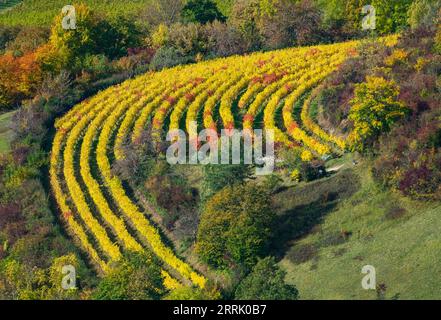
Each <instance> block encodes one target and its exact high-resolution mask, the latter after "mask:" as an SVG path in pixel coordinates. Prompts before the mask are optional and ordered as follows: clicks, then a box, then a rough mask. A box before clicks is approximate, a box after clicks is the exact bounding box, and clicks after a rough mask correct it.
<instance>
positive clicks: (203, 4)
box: [182, 0, 225, 24]
mask: <svg viewBox="0 0 441 320" xmlns="http://www.w3.org/2000/svg"><path fill="white" fill-rule="evenodd" d="M182 18H183V19H184V21H185V22H195V23H197V22H199V23H202V24H206V23H207V22H213V21H214V20H218V21H225V17H224V15H223V14H222V13H221V12H220V11H219V9H218V7H217V5H216V3H214V2H213V1H212V0H189V1H188V2H187V3H186V4H185V6H184V8H183V10H182Z"/></svg>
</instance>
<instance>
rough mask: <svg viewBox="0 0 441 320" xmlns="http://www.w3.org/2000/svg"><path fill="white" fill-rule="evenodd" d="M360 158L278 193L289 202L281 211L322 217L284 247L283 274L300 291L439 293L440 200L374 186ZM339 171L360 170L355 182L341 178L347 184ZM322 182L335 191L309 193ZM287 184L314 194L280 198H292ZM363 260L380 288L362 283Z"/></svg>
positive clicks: (325, 294) (399, 295)
mask: <svg viewBox="0 0 441 320" xmlns="http://www.w3.org/2000/svg"><path fill="white" fill-rule="evenodd" d="M347 166H348V167H349V166H351V165H349V164H348V165H347ZM365 166H367V167H368V164H367V163H363V164H360V165H359V166H358V167H356V168H349V169H347V170H346V171H343V172H341V173H339V174H337V175H335V176H333V177H331V178H328V180H327V182H326V181H325V182H316V183H312V184H311V185H307V186H304V187H302V188H300V189H299V190H297V191H288V192H286V193H284V194H281V195H279V199H284V200H283V201H282V203H284V204H285V206H287V208H291V210H288V211H286V210H285V211H284V210H283V208H282V212H285V215H284V217H285V218H286V217H287V216H286V214H290V215H302V213H303V214H306V213H307V214H308V215H309V217H311V216H313V217H314V216H316V217H317V216H319V217H320V218H318V219H317V220H316V221H315V223H313V225H312V226H311V229H310V230H309V231H308V233H307V235H304V236H303V237H301V238H300V239H299V240H297V241H295V242H293V243H291V244H292V246H291V247H290V248H289V249H288V250H285V252H286V254H285V256H284V258H283V260H282V261H281V263H280V264H281V266H282V267H283V268H284V269H286V270H287V272H288V275H287V282H288V283H291V284H295V285H296V286H297V288H298V289H299V291H300V292H301V298H302V299H376V298H378V294H380V296H381V295H382V294H384V297H385V298H386V299H434V298H437V297H439V296H440V294H441V281H440V280H439V278H438V277H437V276H436V275H438V274H439V273H440V272H441V267H440V266H439V264H438V263H437V262H438V257H439V256H440V254H441V236H440V234H439V230H440V229H441V220H440V219H439V216H440V214H441V205H440V204H439V203H433V204H430V203H428V204H427V203H425V204H422V203H418V202H413V201H410V200H408V199H406V198H403V197H401V196H400V195H397V194H394V193H391V192H389V191H385V190H382V189H380V188H378V187H377V186H376V185H375V183H374V182H373V181H372V178H371V176H370V173H369V168H366V167H365ZM345 175H346V176H347V175H349V176H352V177H358V181H359V182H358V183H359V184H354V183H343V184H344V185H347V187H342V181H349V180H351V181H355V180H354V179H353V178H351V179H349V180H342V176H345ZM317 184H321V185H323V184H327V186H326V187H325V188H320V186H318V185H317ZM317 188H319V189H317ZM326 188H328V191H329V192H330V193H332V192H333V191H334V193H333V195H331V196H330V197H329V198H328V199H325V198H323V197H319V198H318V199H314V198H313V197H314V195H313V194H312V193H314V194H317V193H318V192H317V190H322V189H323V190H324V189H326ZM292 192H296V193H297V194H303V199H308V196H309V197H312V198H311V199H309V200H307V201H305V202H303V203H301V204H300V206H299V205H298V203H286V201H288V200H287V199H294V197H289V193H292ZM352 193H353V195H351V194H352ZM308 194H309V195H308ZM301 199H302V197H300V199H299V198H298V197H297V198H296V200H295V201H300V202H301V201H302V200H301ZM311 200H316V201H315V202H314V201H312V202H311ZM308 202H309V203H308ZM317 203H319V204H320V205H319V206H317ZM285 209H286V208H285ZM290 212H291V213H290ZM288 217H289V216H288ZM365 265H372V266H374V267H375V268H376V277H377V286H382V287H383V288H385V291H384V292H383V291H382V290H380V291H381V292H380V291H376V290H370V291H367V290H364V289H362V286H361V281H362V278H363V277H364V274H362V273H361V270H362V267H363V266H365Z"/></svg>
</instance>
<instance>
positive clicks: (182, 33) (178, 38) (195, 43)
mask: <svg viewBox="0 0 441 320" xmlns="http://www.w3.org/2000/svg"><path fill="white" fill-rule="evenodd" d="M168 44H169V45H170V46H171V47H173V48H174V49H175V50H176V51H177V52H178V53H179V54H180V55H181V56H184V57H186V56H188V57H190V56H195V55H196V54H198V53H205V52H206V50H207V47H206V44H207V39H206V37H205V33H204V30H203V28H202V26H201V25H200V24H197V23H189V24H180V23H178V24H174V25H172V26H171V27H170V29H169V33H168Z"/></svg>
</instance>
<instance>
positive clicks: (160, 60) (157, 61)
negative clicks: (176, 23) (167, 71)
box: [150, 47, 191, 71]
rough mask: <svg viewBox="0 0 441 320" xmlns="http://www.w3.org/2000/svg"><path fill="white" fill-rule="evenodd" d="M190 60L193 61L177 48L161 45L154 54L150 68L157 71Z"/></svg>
mask: <svg viewBox="0 0 441 320" xmlns="http://www.w3.org/2000/svg"><path fill="white" fill-rule="evenodd" d="M189 61H191V58H189V57H184V56H182V55H181V54H180V53H179V51H178V50H177V49H175V48H173V47H161V48H159V49H158V50H157V51H156V54H155V55H154V56H153V59H152V62H151V64H150V68H151V69H152V70H156V71H157V70H161V69H164V68H170V67H174V66H177V65H180V64H185V63H188V62H189Z"/></svg>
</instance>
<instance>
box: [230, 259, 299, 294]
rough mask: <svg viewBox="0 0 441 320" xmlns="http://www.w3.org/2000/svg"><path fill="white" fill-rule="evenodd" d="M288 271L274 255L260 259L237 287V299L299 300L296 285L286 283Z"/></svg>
mask: <svg viewBox="0 0 441 320" xmlns="http://www.w3.org/2000/svg"><path fill="white" fill-rule="evenodd" d="M285 276H286V272H284V271H283V270H281V269H280V268H279V266H278V265H277V263H276V261H275V259H274V258H272V257H268V258H265V259H262V260H260V261H259V262H258V263H257V264H256V265H255V266H254V267H253V270H252V271H251V273H250V274H249V275H248V276H247V277H246V278H245V279H243V280H242V281H241V283H240V284H239V286H238V287H237V289H236V294H235V298H236V299H237V300H297V299H298V297H299V293H298V291H297V289H296V287H295V286H292V285H288V284H286V283H285Z"/></svg>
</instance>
